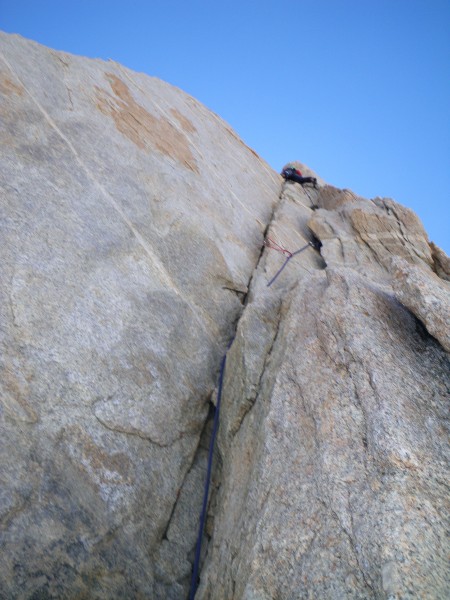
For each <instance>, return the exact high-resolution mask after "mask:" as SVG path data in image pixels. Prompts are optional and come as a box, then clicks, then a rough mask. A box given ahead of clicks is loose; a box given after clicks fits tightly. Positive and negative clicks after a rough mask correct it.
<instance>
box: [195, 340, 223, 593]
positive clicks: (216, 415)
mask: <svg viewBox="0 0 450 600" xmlns="http://www.w3.org/2000/svg"><path fill="white" fill-rule="evenodd" d="M233 340H234V337H233V339H232V340H231V342H230V343H229V344H228V348H227V350H226V352H225V354H224V355H223V358H222V364H221V366H220V375H219V385H218V389H217V403H216V412H215V413H214V423H213V430H212V433H211V440H210V442H209V452H208V466H207V469H206V480H205V489H204V492H203V505H202V510H201V513H200V525H199V528H198V537H197V546H196V548H195V560H194V568H193V571H192V579H191V589H190V592H189V600H194V597H195V593H196V591H197V586H198V570H199V567H200V554H201V551H202V540H203V530H204V528H205V521H206V512H207V508H208V496H209V486H210V482H211V471H212V463H213V455H214V446H215V441H216V435H217V430H218V428H219V415H220V401H221V400H222V388H223V378H224V374H225V365H226V362H227V353H228V350H229V349H230V346H231V344H232V343H233Z"/></svg>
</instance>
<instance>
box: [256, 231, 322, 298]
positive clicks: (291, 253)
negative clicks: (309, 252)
mask: <svg viewBox="0 0 450 600" xmlns="http://www.w3.org/2000/svg"><path fill="white" fill-rule="evenodd" d="M268 240H269V244H274V243H275V244H276V242H273V241H272V240H270V238H268ZM269 244H266V243H264V245H265V246H266V247H267V248H272V249H273V250H278V251H279V252H283V254H284V255H285V256H287V258H286V260H285V261H284V263H283V264H282V265H281V267H280V268H279V269H278V271H277V272H276V273H275V275H274V276H273V277H272V279H271V280H270V281H269V283H268V284H267V287H270V286H271V285H272V283H273V282H274V281H275V279H276V278H277V277H278V276H279V275H280V273H281V272H282V271H283V269H284V268H285V267H286V265H287V264H288V262H289V261H290V260H291V258H294V256H297V254H300V252H303V250H306V248H309V246H311V247H312V248H316V244H314V242H308V243H307V244H305V246H303V247H302V248H300V249H299V250H296V251H295V252H289V250H286V248H283V247H282V246H279V244H276V245H277V246H279V248H281V249H279V248H275V247H274V246H272V245H269ZM316 249H317V248H316Z"/></svg>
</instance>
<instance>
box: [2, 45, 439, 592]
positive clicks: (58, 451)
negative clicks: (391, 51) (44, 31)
mask: <svg viewBox="0 0 450 600" xmlns="http://www.w3.org/2000/svg"><path fill="white" fill-rule="evenodd" d="M0 94H1V99H0V136H1V155H0V160H1V169H0V191H1V199H0V202H1V204H0V206H1V213H0V224H1V234H0V235H1V240H0V248H1V250H0V252H1V261H0V276H1V281H2V286H1V287H0V294H1V302H0V331H1V337H0V344H1V352H0V369H1V377H0V386H1V387H0V440H1V442H0V454H1V461H0V481H1V482H2V483H1V486H0V541H1V547H2V561H1V564H0V588H1V590H2V594H3V595H4V597H5V598H7V599H9V598H32V597H33V598H80V597H85V598H98V599H105V600H106V599H111V598H155V599H161V600H162V599H164V600H165V599H169V600H170V599H176V600H179V599H180V598H186V597H187V595H188V590H189V581H190V574H191V570H192V561H193V549H194V546H195V541H196V535H197V522H198V515H199V512H200V506H201V496H202V487H203V481H204V472H205V461H206V448H207V444H208V437H209V433H210V420H209V417H208V415H209V416H210V415H211V413H212V411H213V404H214V402H215V392H214V390H215V386H216V383H217V375H218V369H219V365H220V360H221V357H222V356H223V354H224V352H225V349H226V347H227V344H228V343H229V341H230V340H232V339H233V338H234V342H233V344H232V346H231V348H230V350H229V351H228V355H227V369H226V374H225V382H224V389H223V397H222V415H221V424H220V430H219V440H218V450H217V452H216V461H215V469H214V482H213V483H214V485H213V493H212V498H211V502H210V507H209V519H208V522H207V528H206V532H205V540H204V548H203V550H204V551H203V554H202V568H201V571H200V582H199V588H198V592H197V596H196V597H197V598H200V599H204V600H206V599H213V600H214V599H217V600H222V599H226V600H229V599H233V598H234V599H236V600H238V599H241V598H245V599H254V600H265V599H267V600H269V599H273V598H277V599H284V598H286V600H287V599H289V600H290V599H292V598H330V599H334V598H355V599H356V598H398V599H400V598H402V599H403V598H411V599H412V598H420V597H423V598H436V599H442V598H444V597H447V596H448V595H449V585H448V579H446V573H447V571H446V569H447V566H446V553H447V550H448V548H446V545H445V543H446V542H445V535H446V533H447V529H446V522H445V509H446V507H448V504H446V503H447V494H446V489H445V483H446V481H448V472H447V470H446V469H447V464H448V457H447V456H446V450H447V438H446V430H445V422H446V421H445V419H446V402H448V390H449V387H450V380H449V365H448V354H447V352H446V351H448V350H449V339H450V333H449V318H448V315H449V311H450V309H449V283H448V280H449V278H450V269H449V259H448V257H446V255H445V254H444V253H443V252H442V251H441V250H440V249H439V248H437V247H436V246H434V244H430V243H429V241H428V238H427V235H426V233H425V232H424V230H423V227H422V225H421V223H420V221H419V220H418V218H417V217H416V215H414V213H413V212H412V211H410V210H408V209H407V208H405V207H402V206H400V205H398V204H397V203H395V202H394V201H393V200H390V199H380V198H376V199H374V200H372V201H369V200H366V199H363V198H360V197H357V196H355V194H353V193H352V192H351V191H350V190H339V189H337V188H335V187H333V186H330V185H327V184H326V183H325V182H324V181H323V180H321V179H320V178H318V182H319V188H318V189H313V188H312V187H309V186H304V187H302V186H300V185H298V184H295V183H289V182H285V183H284V182H283V180H282V179H281V177H280V176H279V175H277V174H276V173H275V172H274V171H272V170H271V169H270V168H269V167H268V165H267V164H266V163H265V162H264V161H263V160H262V159H261V158H259V157H258V156H257V155H256V154H255V153H254V152H253V151H252V150H251V149H250V148H248V147H247V146H246V145H245V144H244V143H243V142H242V141H241V140H240V139H239V138H238V136H236V134H235V133H234V132H233V131H232V130H231V129H230V127H229V126H228V125H227V124H226V123H224V122H223V121H222V120H221V119H220V118H219V117H217V115H215V114H214V113H212V112H210V111H209V110H207V109H206V108H205V107H204V106H202V105H201V104H200V103H198V102H197V101H196V100H194V99H193V98H192V97H190V96H188V95H186V94H184V93H183V92H182V91H180V90H178V89H176V88H174V87H172V86H170V85H168V84H165V83H164V82H162V81H159V80H157V79H155V78H151V77H148V76H146V75H143V74H138V73H134V72H132V71H130V70H128V69H126V68H125V67H123V66H121V65H119V64H117V63H114V62H104V61H100V60H91V59H86V58H82V57H76V56H72V55H68V54H65V53H61V52H55V51H53V50H50V49H47V48H45V47H43V46H40V45H38V44H36V43H34V42H30V41H27V40H24V39H23V38H21V37H18V36H11V35H6V34H0ZM296 164H297V166H298V167H299V168H300V169H301V170H302V172H303V173H304V174H305V175H314V176H316V177H317V175H316V174H314V173H313V172H312V171H310V170H309V169H308V167H306V166H305V165H302V164H301V163H296ZM265 235H268V236H269V237H270V238H271V239H272V240H275V241H277V242H278V243H280V244H282V245H284V247H285V248H287V249H288V250H290V251H291V252H294V251H295V250H297V249H299V248H301V247H303V246H305V245H306V244H307V243H308V242H309V241H312V242H315V243H316V248H318V246H319V245H318V244H317V242H318V241H320V242H321V244H322V245H321V247H320V248H319V249H316V248H314V247H312V246H308V247H307V248H306V249H305V250H304V251H303V252H302V253H301V254H299V255H297V256H295V257H294V258H292V259H291V260H290V261H289V263H288V265H287V266H286V268H285V269H284V270H283V271H282V273H280V275H279V277H278V278H277V279H276V280H275V281H274V283H273V284H272V285H271V286H270V287H268V286H267V283H268V282H269V281H270V279H271V278H272V277H273V275H274V274H275V273H276V272H277V271H278V269H279V268H280V267H281V266H282V264H283V261H284V260H285V256H284V255H283V254H282V253H280V252H276V251H274V250H272V249H270V248H267V247H263V239H264V237H265Z"/></svg>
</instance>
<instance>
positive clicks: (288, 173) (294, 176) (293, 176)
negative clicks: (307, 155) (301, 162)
mask: <svg viewBox="0 0 450 600" xmlns="http://www.w3.org/2000/svg"><path fill="white" fill-rule="evenodd" d="M281 176H282V177H284V179H286V181H296V182H297V183H301V184H303V183H312V184H314V187H317V179H316V178H315V177H303V175H302V174H301V172H300V171H299V170H298V169H294V167H288V168H287V169H283V171H282V172H281Z"/></svg>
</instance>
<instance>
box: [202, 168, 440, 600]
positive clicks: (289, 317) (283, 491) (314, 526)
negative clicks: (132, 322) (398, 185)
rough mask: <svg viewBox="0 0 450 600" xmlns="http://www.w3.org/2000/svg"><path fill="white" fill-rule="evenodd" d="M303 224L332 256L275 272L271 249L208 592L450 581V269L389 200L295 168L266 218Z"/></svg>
mask: <svg viewBox="0 0 450 600" xmlns="http://www.w3.org/2000/svg"><path fill="white" fill-rule="evenodd" d="M299 166H300V168H301V170H302V172H306V173H308V174H309V172H308V171H307V170H306V168H304V165H300V164H299ZM292 226H293V227H294V229H292ZM308 228H309V230H310V231H311V230H312V231H313V232H314V233H315V235H316V236H317V237H319V238H320V240H321V242H322V244H323V245H322V248H321V255H322V257H323V258H324V259H325V262H323V260H322V259H321V258H320V257H318V256H317V253H316V252H315V251H314V250H313V249H309V250H307V251H306V253H303V254H301V255H299V256H298V258H294V259H292V260H291V261H290V263H289V265H288V267H287V268H286V269H285V270H284V271H283V272H282V273H281V275H280V276H279V277H278V279H277V280H276V281H275V282H274V283H273V284H272V285H271V287H269V288H267V282H268V281H269V279H270V277H271V275H272V274H273V273H274V272H276V269H277V266H276V264H274V263H277V262H278V263H280V260H281V261H282V259H280V258H279V256H278V255H277V253H276V252H273V251H271V250H265V252H264V255H263V258H262V260H261V261H260V264H259V266H258V269H257V271H256V273H255V275H254V277H253V279H252V285H251V288H250V293H249V301H248V304H247V306H246V308H245V311H244V313H243V316H242V317H241V319H240V321H239V324H238V329H237V335H236V339H235V341H234V344H233V346H232V348H231V350H230V352H229V353H228V357H227V373H226V376H225V387H224V397H223V400H222V402H223V404H222V407H223V408H222V425H221V430H220V440H219V454H220V464H221V486H220V488H219V490H218V492H217V494H216V497H215V498H214V502H213V510H212V511H211V518H212V519H214V526H213V527H212V540H211V543H210V545H209V552H208V556H207V558H206V561H205V566H204V568H203V572H202V577H201V583H200V587H199V591H198V593H197V596H196V598H200V599H201V600H206V599H208V598H218V599H219V598H220V599H222V598H236V599H237V598H239V599H246V600H250V599H251V600H270V599H274V598H277V599H278V598H279V599H288V598H329V599H335V598H355V599H366V598H389V599H394V598H395V599H405V598H410V599H411V600H412V599H413V598H435V599H438V598H443V597H446V596H447V595H448V593H449V589H450V588H449V573H448V565H447V555H448V550H449V547H448V539H447V533H448V525H449V523H448V508H449V504H448V487H447V482H448V442H447V440H448V429H447V427H446V423H448V400H449V390H450V370H449V362H448V354H447V353H446V352H445V349H444V347H445V344H444V342H445V341H446V339H447V338H446V337H445V335H448V331H449V329H448V328H449V319H448V316H447V319H445V317H446V315H448V312H446V310H448V308H446V306H447V307H448V297H449V291H450V290H449V286H448V282H446V281H444V280H443V279H440V278H439V277H438V275H436V273H435V272H434V271H435V270H437V269H435V263H434V261H433V260H432V255H431V251H430V248H429V245H428V240H427V236H426V234H425V232H424V230H423V228H422V226H421V224H420V222H419V221H418V219H417V217H416V216H415V215H414V214H413V213H412V212H411V211H409V210H408V209H406V208H404V207H401V206H399V205H398V204H396V203H395V202H393V201H392V200H375V201H373V202H368V201H367V200H363V199H361V198H357V197H355V195H354V194H353V193H352V192H350V191H348V190H338V189H336V188H333V187H332V186H323V187H321V188H320V189H319V190H318V191H315V190H312V189H311V188H308V187H307V186H305V188H304V189H303V190H302V188H301V187H300V186H298V185H297V184H290V183H287V184H285V185H284V190H283V193H282V195H281V200H280V203H279V205H278V207H277V210H276V212H275V214H274V219H273V220H272V222H271V226H270V231H269V235H272V236H273V237H274V238H276V239H282V240H283V242H286V246H287V247H288V248H289V249H290V250H295V249H296V248H298V247H300V246H302V243H303V242H304V240H306V239H308V233H307V232H308ZM299 234H300V235H303V237H304V239H303V240H301V239H298V237H299ZM271 252H272V254H271ZM444 256H445V255H444ZM413 274H414V275H413ZM418 274H420V277H419V275H418ZM446 302H447V304H446ZM434 308H436V315H435V316H434V317H433V316H432V313H433V309H434ZM408 309H410V310H411V311H413V312H414V314H412V313H411V312H410V310H408ZM415 315H416V316H417V318H416V316H415ZM445 321H446V322H445ZM427 328H428V331H427ZM445 330H446V331H447V333H446V334H444V331H445ZM430 334H431V335H430ZM432 336H434V337H436V339H437V340H439V341H441V343H442V346H441V345H440V344H439V343H438V341H436V339H434V337H432ZM443 346H444V347H443Z"/></svg>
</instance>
